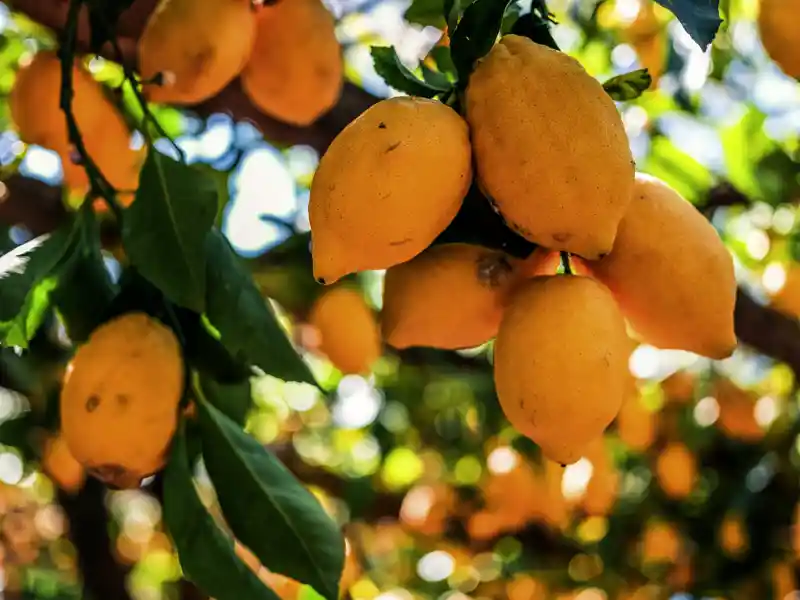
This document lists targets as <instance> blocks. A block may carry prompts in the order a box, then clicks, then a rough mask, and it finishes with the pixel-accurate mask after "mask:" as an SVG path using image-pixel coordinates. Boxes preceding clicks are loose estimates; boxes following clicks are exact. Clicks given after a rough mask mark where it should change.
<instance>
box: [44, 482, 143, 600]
mask: <svg viewBox="0 0 800 600" xmlns="http://www.w3.org/2000/svg"><path fill="white" fill-rule="evenodd" d="M58 501H59V503H60V504H61V506H62V507H63V509H64V512H65V513H66V515H67V520H68V521H69V538H70V540H71V541H72V543H73V544H74V545H75V549H76V550H77V553H78V568H79V571H80V573H81V574H82V576H83V589H84V596H85V597H86V598H93V599H95V600H131V596H130V594H128V589H127V587H126V585H125V581H126V577H127V570H126V569H124V568H123V567H122V566H121V565H120V564H119V563H118V562H117V561H116V560H114V556H113V554H112V552H111V539H110V538H109V535H108V519H109V516H108V511H107V510H106V505H105V487H104V486H103V484H102V483H100V482H99V481H97V480H96V479H94V478H92V477H88V478H87V479H86V484H85V485H84V486H83V489H82V490H81V491H80V492H78V494H76V495H74V496H73V495H70V494H67V493H65V492H63V491H59V493H58Z"/></svg>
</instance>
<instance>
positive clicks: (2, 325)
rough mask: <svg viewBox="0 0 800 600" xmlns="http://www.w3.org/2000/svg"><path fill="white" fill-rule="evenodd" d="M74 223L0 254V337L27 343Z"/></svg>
mask: <svg viewBox="0 0 800 600" xmlns="http://www.w3.org/2000/svg"><path fill="white" fill-rule="evenodd" d="M75 230H76V228H75V227H73V223H72V222H70V223H67V224H65V225H63V226H62V227H60V228H59V229H57V230H56V231H55V232H53V233H52V234H49V233H48V234H45V235H42V236H39V237H38V238H35V239H33V240H31V241H29V242H26V243H25V244H22V245H21V246H17V247H16V248H15V249H14V250H12V251H11V252H8V253H6V254H3V255H2V256H0V341H2V342H4V343H6V344H9V345H13V346H21V347H26V346H27V343H28V341H29V340H30V339H31V337H33V334H34V333H36V329H37V328H38V327H39V325H40V324H41V322H42V319H43V318H44V314H45V312H46V311H47V308H48V307H49V297H50V292H51V291H52V290H53V288H54V287H55V284H56V279H55V277H56V276H57V275H58V273H59V271H60V269H61V268H62V267H63V266H64V264H65V263H66V262H67V260H68V257H69V256H70V253H71V251H72V247H73V245H74V242H75V238H76V232H75Z"/></svg>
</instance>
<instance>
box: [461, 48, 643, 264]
mask: <svg viewBox="0 0 800 600" xmlns="http://www.w3.org/2000/svg"><path fill="white" fill-rule="evenodd" d="M466 114H467V120H468V121H469V124H470V132H471V134H472V146H473V149H474V152H475V163H476V168H477V175H478V181H479V183H480V184H481V186H482V188H483V190H484V191H485V192H486V193H487V195H488V196H489V197H490V198H491V199H492V200H493V202H494V205H495V207H496V209H497V210H498V211H499V213H500V214H501V215H502V216H503V217H504V218H505V220H506V222H507V223H508V224H509V226H510V227H511V228H512V229H514V230H515V231H517V232H518V233H519V234H520V235H522V236H523V237H525V238H527V239H529V240H530V241H532V242H536V243H537V244H540V245H542V246H544V247H546V248H550V249H553V250H567V251H569V252H574V253H575V254H577V255H579V256H583V257H585V258H592V259H593V258H598V257H599V256H602V255H603V254H606V253H608V252H610V251H611V247H612V245H613V243H614V237H615V235H616V232H617V227H618V225H619V222H620V220H621V219H622V216H623V214H624V213H625V209H626V208H627V206H628V203H629V202H630V199H631V192H632V189H633V176H634V164H633V158H632V156H631V152H630V149H629V147H628V138H627V136H626V134H625V129H624V127H623V124H622V119H621V118H620V115H619V113H618V112H617V108H616V106H615V105H614V102H613V101H612V100H611V98H610V97H609V96H608V94H606V92H605V91H604V90H603V86H602V85H600V83H599V82H598V81H596V80H595V79H594V78H593V77H592V76H591V75H589V74H588V73H587V72H586V71H585V70H584V69H583V67H582V66H581V65H580V63H578V62H577V61H576V60H574V59H573V58H571V57H569V56H567V55H566V54H563V53H561V52H556V51H555V50H551V49H550V48H547V47H545V46H541V45H539V44H536V43H535V42H533V41H531V40H529V39H528V38H525V37H520V36H516V35H507V36H505V37H504V38H503V39H502V40H501V41H500V43H498V44H496V45H495V46H494V47H493V48H492V50H491V51H490V52H489V54H488V55H487V56H486V58H484V59H483V60H482V61H481V62H480V63H479V64H478V66H477V68H476V69H475V71H474V72H473V73H472V76H471V77H470V80H469V85H468V87H467V92H466Z"/></svg>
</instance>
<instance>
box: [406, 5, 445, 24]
mask: <svg viewBox="0 0 800 600" xmlns="http://www.w3.org/2000/svg"><path fill="white" fill-rule="evenodd" d="M442 4H443V2H442V0H414V1H413V2H412V3H411V6H409V7H408V8H407V9H406V12H405V14H404V15H403V17H404V18H405V20H406V21H408V22H409V23H417V24H419V25H430V26H431V27H439V28H440V29H441V28H442V27H444V25H445V20H444V19H443V18H442Z"/></svg>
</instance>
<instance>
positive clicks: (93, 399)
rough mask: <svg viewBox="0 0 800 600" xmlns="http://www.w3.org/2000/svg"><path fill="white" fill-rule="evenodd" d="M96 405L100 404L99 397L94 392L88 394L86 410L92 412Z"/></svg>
mask: <svg viewBox="0 0 800 600" xmlns="http://www.w3.org/2000/svg"><path fill="white" fill-rule="evenodd" d="M98 406H100V397H99V396H96V395H95V394H92V395H91V396H89V398H88V400H86V412H90V413H91V412H94V411H95V410H96V409H97V407H98Z"/></svg>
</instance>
